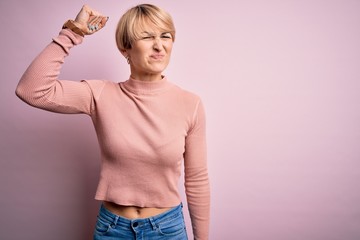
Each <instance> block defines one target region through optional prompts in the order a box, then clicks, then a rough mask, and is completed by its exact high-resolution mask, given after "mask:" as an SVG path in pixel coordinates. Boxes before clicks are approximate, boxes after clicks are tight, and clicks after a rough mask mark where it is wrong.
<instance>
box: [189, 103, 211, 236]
mask: <svg viewBox="0 0 360 240" xmlns="http://www.w3.org/2000/svg"><path fill="white" fill-rule="evenodd" d="M205 125H206V123H205V111H204V107H203V104H202V102H201V101H199V102H198V105H197V110H196V112H195V115H194V124H193V127H192V128H191V130H190V132H189V133H188V135H187V137H186V140H185V154H184V166H185V191H186V197H187V202H188V208H189V213H190V218H191V222H192V228H193V234H194V239H197V240H207V239H208V237H209V222H210V186H209V179H208V170H207V156H206V151H207V150H206V126H205Z"/></svg>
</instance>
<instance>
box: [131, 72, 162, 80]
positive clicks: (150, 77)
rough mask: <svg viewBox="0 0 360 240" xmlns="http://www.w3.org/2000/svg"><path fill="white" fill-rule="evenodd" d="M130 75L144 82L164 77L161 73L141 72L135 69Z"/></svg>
mask: <svg viewBox="0 0 360 240" xmlns="http://www.w3.org/2000/svg"><path fill="white" fill-rule="evenodd" d="M130 77H131V78H132V79H136V80H141V81H144V82H152V81H158V80H161V79H163V75H162V74H161V73H140V72H135V71H131V74H130Z"/></svg>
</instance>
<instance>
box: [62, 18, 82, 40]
mask: <svg viewBox="0 0 360 240" xmlns="http://www.w3.org/2000/svg"><path fill="white" fill-rule="evenodd" d="M62 28H63V29H64V28H67V29H70V30H71V31H73V32H74V33H77V34H79V35H80V36H82V37H84V36H85V34H84V33H83V31H81V29H80V28H79V27H78V26H76V24H75V21H73V20H67V21H66V22H65V23H64V25H63V27H62Z"/></svg>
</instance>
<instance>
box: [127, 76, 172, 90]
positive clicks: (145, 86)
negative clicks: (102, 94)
mask: <svg viewBox="0 0 360 240" xmlns="http://www.w3.org/2000/svg"><path fill="white" fill-rule="evenodd" d="M122 85H123V86H124V87H125V88H126V89H127V90H128V91H130V92H133V93H136V94H157V93H161V92H163V91H166V90H167V89H168V88H169V87H170V86H171V83H170V82H169V81H168V80H167V78H166V77H165V76H164V77H163V78H162V79H161V80H156V81H142V80H137V79H134V78H132V77H130V78H129V79H128V80H127V81H125V82H123V83H122Z"/></svg>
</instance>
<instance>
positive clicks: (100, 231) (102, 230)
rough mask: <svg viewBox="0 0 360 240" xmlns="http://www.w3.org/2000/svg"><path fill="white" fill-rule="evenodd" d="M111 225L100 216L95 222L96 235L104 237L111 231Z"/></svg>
mask: <svg viewBox="0 0 360 240" xmlns="http://www.w3.org/2000/svg"><path fill="white" fill-rule="evenodd" d="M111 228H112V227H111V223H110V222H108V221H106V220H104V219H102V218H101V217H100V216H98V217H97V222H96V226H95V234H96V235H104V234H106V233H108V232H109V231H110V230H111Z"/></svg>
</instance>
